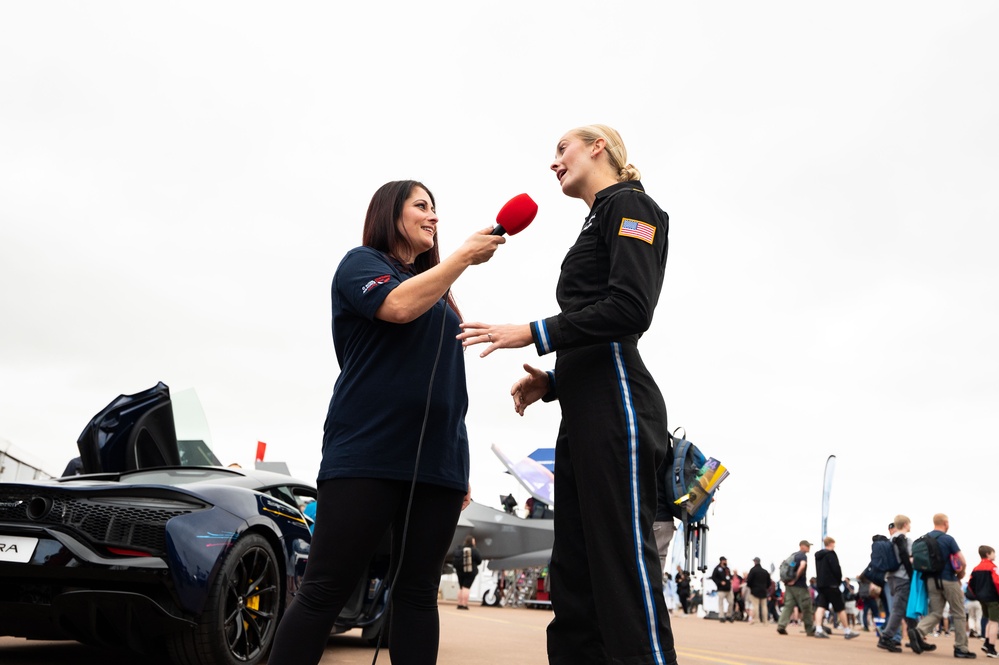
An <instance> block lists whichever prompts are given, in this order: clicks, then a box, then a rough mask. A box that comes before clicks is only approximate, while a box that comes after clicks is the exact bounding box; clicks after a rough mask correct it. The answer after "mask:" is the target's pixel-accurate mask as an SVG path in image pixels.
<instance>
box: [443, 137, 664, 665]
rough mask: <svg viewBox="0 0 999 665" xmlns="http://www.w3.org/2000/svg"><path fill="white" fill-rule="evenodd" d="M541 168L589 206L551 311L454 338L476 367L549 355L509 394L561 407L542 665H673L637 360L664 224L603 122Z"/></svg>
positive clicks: (660, 423) (651, 409)
mask: <svg viewBox="0 0 999 665" xmlns="http://www.w3.org/2000/svg"><path fill="white" fill-rule="evenodd" d="M550 168H551V170H552V171H553V172H554V173H555V176H556V177H557V178H558V182H559V187H560V188H561V189H562V193H563V194H565V195H566V196H570V197H573V198H578V199H581V200H582V201H583V202H585V203H586V206H587V208H588V211H587V214H586V218H585V220H584V222H583V225H582V228H581V229H580V230H579V232H578V236H577V237H576V240H575V244H573V245H572V247H571V248H570V249H569V251H568V253H567V254H566V255H565V259H564V260H563V261H562V271H561V274H560V275H559V280H558V287H557V288H556V291H555V296H556V299H557V300H558V304H559V307H561V312H559V313H558V314H557V315H555V316H551V317H548V318H545V319H539V320H536V321H534V322H533V323H524V324H517V325H510V324H507V325H490V324H485V323H466V324H463V325H462V331H463V332H462V333H461V334H460V335H458V338H459V339H461V340H463V342H464V344H465V345H466V346H469V345H472V344H488V345H489V346H488V347H486V349H485V351H483V352H482V354H481V355H483V356H486V355H488V354H490V353H492V352H493V351H495V350H496V349H501V348H520V347H525V346H531V345H533V346H534V347H535V349H536V350H537V352H538V354H539V355H546V354H548V353H552V352H556V357H555V370H554V371H547V372H546V371H543V370H540V369H536V368H534V367H531V366H530V365H524V369H525V370H527V372H528V373H527V375H526V376H524V377H523V378H521V379H520V380H518V381H517V382H516V383H514V385H513V388H512V389H511V391H510V392H511V395H512V396H513V405H514V409H515V410H516V411H517V413H519V414H520V415H523V414H524V410H525V409H526V408H527V407H528V406H529V405H531V404H533V403H534V402H536V401H538V400H543V401H545V402H548V401H552V400H555V399H557V400H559V404H560V405H561V407H562V423H561V426H560V427H559V432H558V438H557V439H556V442H555V487H557V488H558V504H557V506H556V507H555V545H554V548H553V549H552V561H551V566H550V571H551V597H552V609H553V610H554V611H555V619H554V620H553V621H552V622H551V624H550V625H549V626H548V662H549V663H551V664H552V665H586V664H588V663H629V665H644V664H646V663H650V664H653V663H654V664H655V665H669V664H671V663H674V662H676V652H675V650H674V647H673V633H672V631H671V629H670V623H669V615H668V613H667V610H666V604H665V600H664V598H663V574H662V568H661V567H660V562H659V555H658V552H657V548H656V542H655V538H654V536H653V522H654V520H655V517H656V507H657V506H656V498H657V492H656V478H657V475H658V474H657V470H658V468H659V466H660V464H662V463H663V461H664V460H665V459H666V456H667V454H668V451H669V443H668V440H669V439H668V435H669V432H668V430H667V428H666V404H665V401H664V400H663V396H662V393H661V392H660V390H659V387H658V386H657V385H656V382H655V379H653V377H652V374H651V373H650V372H649V370H648V369H647V368H646V366H645V364H644V362H643V361H642V357H641V355H640V354H639V352H638V340H639V338H640V337H641V336H642V333H644V332H645V331H646V330H648V328H649V326H650V325H651V323H652V314H653V312H654V311H655V308H656V303H657V301H658V300H659V292H660V291H661V289H662V285H663V274H664V271H665V268H666V253H667V248H668V242H667V234H668V232H669V218H668V217H667V215H666V213H665V212H663V211H662V210H661V209H660V208H659V206H658V205H657V204H656V202H655V201H654V200H653V199H652V198H651V197H650V196H649V195H648V194H646V193H645V189H644V188H643V187H642V183H641V181H640V180H639V178H640V174H639V171H638V169H636V168H635V167H634V166H633V165H632V164H630V163H629V162H628V155H627V151H626V150H625V147H624V142H623V141H622V140H621V136H620V135H619V134H618V133H617V132H616V131H615V130H614V129H612V128H610V127H607V126H606V125H587V126H585V127H578V128H576V129H573V130H570V131H569V132H567V133H566V134H565V135H564V136H562V138H560V139H559V140H558V143H557V144H556V146H555V160H554V161H553V162H552V164H551V167H550ZM572 232H573V233H575V232H576V231H575V228H573V230H572Z"/></svg>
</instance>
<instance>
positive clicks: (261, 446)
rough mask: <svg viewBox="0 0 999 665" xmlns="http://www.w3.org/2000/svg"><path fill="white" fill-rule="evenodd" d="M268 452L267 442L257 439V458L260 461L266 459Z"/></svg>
mask: <svg viewBox="0 0 999 665" xmlns="http://www.w3.org/2000/svg"><path fill="white" fill-rule="evenodd" d="M265 452H267V444H266V443H264V442H263V441H257V460H256V461H258V462H263V461H264V453H265Z"/></svg>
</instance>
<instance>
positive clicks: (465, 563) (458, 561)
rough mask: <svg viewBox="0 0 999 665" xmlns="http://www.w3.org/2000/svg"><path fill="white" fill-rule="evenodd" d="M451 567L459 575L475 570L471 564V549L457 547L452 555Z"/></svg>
mask: <svg viewBox="0 0 999 665" xmlns="http://www.w3.org/2000/svg"><path fill="white" fill-rule="evenodd" d="M451 565H453V566H454V569H455V571H456V572H459V573H470V572H472V571H473V570H475V565H474V563H473V562H472V548H471V547H459V548H458V549H456V550H455V551H454V554H453V555H452V561H451Z"/></svg>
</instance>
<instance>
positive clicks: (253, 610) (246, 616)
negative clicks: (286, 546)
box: [169, 533, 281, 665]
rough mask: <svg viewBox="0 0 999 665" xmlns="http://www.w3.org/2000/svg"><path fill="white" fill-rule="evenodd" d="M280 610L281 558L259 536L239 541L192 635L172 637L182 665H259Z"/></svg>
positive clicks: (173, 654) (174, 655)
mask: <svg viewBox="0 0 999 665" xmlns="http://www.w3.org/2000/svg"><path fill="white" fill-rule="evenodd" d="M280 605H281V584H280V572H279V568H278V564H277V557H276V556H275V555H274V550H273V549H272V548H271V546H270V544H269V543H268V542H267V540H266V539H265V538H264V537H263V536H260V535H257V534H253V533H251V534H246V535H243V536H241V537H240V538H239V539H238V540H237V541H236V543H235V544H234V545H233V546H232V549H230V550H229V553H228V554H227V555H226V558H225V560H224V561H223V563H222V567H221V569H220V570H219V574H218V576H217V577H216V579H215V582H214V584H212V588H211V592H210V593H209V595H208V600H207V602H206V603H205V611H204V612H203V613H202V614H201V617H200V618H199V620H198V625H197V627H196V628H195V629H194V630H191V631H185V632H184V633H181V634H178V635H176V636H174V637H173V639H172V640H171V641H170V643H169V649H170V656H171V658H172V659H173V660H174V661H175V662H176V663H178V664H179V665H255V664H256V663H260V662H262V661H263V660H264V657H265V656H266V655H267V652H268V651H269V650H270V647H271V643H272V642H273V641H274V632H275V630H276V629H277V619H278V613H279V612H280Z"/></svg>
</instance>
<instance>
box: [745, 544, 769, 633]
mask: <svg viewBox="0 0 999 665" xmlns="http://www.w3.org/2000/svg"><path fill="white" fill-rule="evenodd" d="M772 581H773V580H771V579H770V573H768V572H767V571H766V570H764V569H763V566H761V565H760V557H753V567H752V568H750V569H749V572H748V573H746V588H747V589H748V590H749V623H753V622H759V624H760V625H761V626H765V625H767V621H768V620H767V593H768V592H769V590H770V583H771V582H772Z"/></svg>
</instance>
